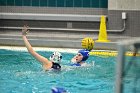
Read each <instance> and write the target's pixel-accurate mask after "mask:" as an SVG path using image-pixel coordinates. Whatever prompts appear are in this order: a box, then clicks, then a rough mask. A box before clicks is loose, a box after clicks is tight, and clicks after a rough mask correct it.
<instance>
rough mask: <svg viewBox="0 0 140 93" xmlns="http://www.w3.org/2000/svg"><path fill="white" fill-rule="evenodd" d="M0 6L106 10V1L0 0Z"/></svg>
mask: <svg viewBox="0 0 140 93" xmlns="http://www.w3.org/2000/svg"><path fill="white" fill-rule="evenodd" d="M0 6H35V7H80V8H108V0H0Z"/></svg>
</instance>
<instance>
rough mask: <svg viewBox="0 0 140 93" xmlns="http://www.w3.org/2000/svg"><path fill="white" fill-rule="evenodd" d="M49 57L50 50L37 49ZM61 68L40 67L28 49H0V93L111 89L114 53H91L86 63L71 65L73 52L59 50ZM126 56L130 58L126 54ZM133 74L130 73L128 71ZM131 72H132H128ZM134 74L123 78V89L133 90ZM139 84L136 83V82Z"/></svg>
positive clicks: (81, 92) (109, 92)
mask: <svg viewBox="0 0 140 93" xmlns="http://www.w3.org/2000/svg"><path fill="white" fill-rule="evenodd" d="M37 52H38V53H39V54H41V55H43V56H45V57H47V58H49V56H50V54H51V53H52V51H37ZM62 55H63V59H62V71H60V72H55V71H48V72H45V71H43V70H42V67H41V64H40V63H39V62H38V61H37V60H35V59H34V58H33V57H32V56H31V55H30V54H29V53H28V52H27V51H23V50H20V51H19V50H18V51H17V50H7V49H0V90H1V92H2V93H50V92H51V88H52V87H55V86H57V87H63V88H65V89H66V90H67V91H68V92H69V93H113V92H114V83H115V62H116V57H105V56H90V58H89V59H88V61H87V62H88V63H91V62H92V61H94V62H95V64H94V65H92V66H89V67H83V68H81V67H78V68H76V67H71V66H69V63H70V61H69V60H70V59H71V58H72V57H73V56H74V53H67V52H62ZM128 59H129V58H128ZM131 74H133V73H131ZM130 76H131V75H130ZM132 80H133V77H132V76H131V77H129V78H128V79H127V81H126V84H127V85H128V86H127V88H128V89H126V90H125V93H132V91H130V89H131V87H132V82H131V81H132ZM138 87H139V86H138Z"/></svg>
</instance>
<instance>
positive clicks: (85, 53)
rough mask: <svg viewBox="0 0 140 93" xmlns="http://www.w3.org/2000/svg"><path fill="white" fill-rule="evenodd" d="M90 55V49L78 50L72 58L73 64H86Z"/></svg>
mask: <svg viewBox="0 0 140 93" xmlns="http://www.w3.org/2000/svg"><path fill="white" fill-rule="evenodd" d="M88 57H89V50H87V49H81V50H79V51H78V53H77V55H75V56H74V57H73V58H72V59H71V62H72V64H71V66H86V63H85V61H86V60H87V59H88Z"/></svg>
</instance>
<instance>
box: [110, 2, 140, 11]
mask: <svg viewBox="0 0 140 93" xmlns="http://www.w3.org/2000/svg"><path fill="white" fill-rule="evenodd" d="M108 9H109V10H140V0H108Z"/></svg>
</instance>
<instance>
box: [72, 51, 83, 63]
mask: <svg viewBox="0 0 140 93" xmlns="http://www.w3.org/2000/svg"><path fill="white" fill-rule="evenodd" d="M74 59H75V61H76V62H81V60H82V59H83V55H82V54H81V53H77V54H76V55H75V56H74Z"/></svg>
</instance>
